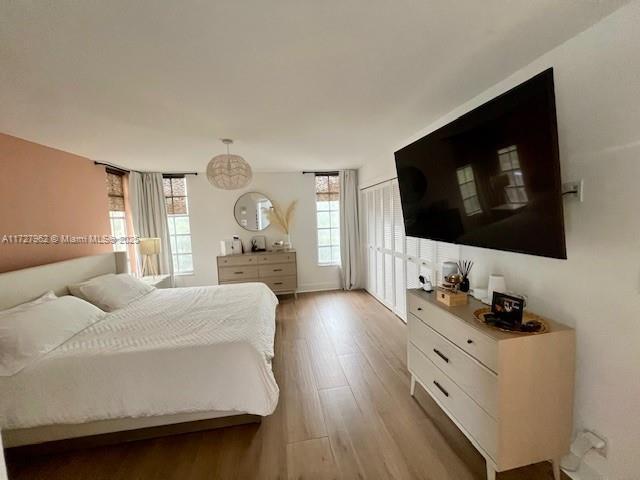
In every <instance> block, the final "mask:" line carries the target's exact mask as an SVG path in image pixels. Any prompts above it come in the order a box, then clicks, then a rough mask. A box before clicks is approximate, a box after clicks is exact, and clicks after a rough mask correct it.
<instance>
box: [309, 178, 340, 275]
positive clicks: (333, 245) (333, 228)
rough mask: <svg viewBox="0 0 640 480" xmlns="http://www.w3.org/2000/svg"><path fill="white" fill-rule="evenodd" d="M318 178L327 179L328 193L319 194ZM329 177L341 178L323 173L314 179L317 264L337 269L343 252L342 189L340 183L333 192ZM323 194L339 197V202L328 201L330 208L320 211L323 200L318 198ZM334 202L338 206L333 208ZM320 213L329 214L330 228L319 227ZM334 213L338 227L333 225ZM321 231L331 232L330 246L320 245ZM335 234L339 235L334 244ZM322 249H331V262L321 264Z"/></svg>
mask: <svg viewBox="0 0 640 480" xmlns="http://www.w3.org/2000/svg"><path fill="white" fill-rule="evenodd" d="M318 177H327V191H326V192H319V191H318V184H317V178H318ZM329 177H339V174H338V173H337V172H326V173H325V172H322V173H320V172H319V173H316V174H315V178H314V195H315V204H316V228H315V230H316V264H317V265H318V266H319V267H335V266H340V265H341V252H340V187H339V182H338V188H337V191H332V189H331V181H330V179H329ZM321 194H327V195H328V196H330V195H331V194H335V195H337V196H338V199H337V200H333V201H332V200H330V199H329V200H326V202H327V206H328V208H326V209H319V204H320V202H321V201H323V200H318V196H319V195H321ZM332 202H336V204H337V206H335V207H332V205H331V204H332ZM320 213H328V215H329V226H328V227H320V226H319V218H320V215H319V214H320ZM332 213H335V214H337V215H336V216H337V225H335V226H334V225H333V223H332V218H333V215H332ZM321 231H328V232H329V244H328V245H320V232H321ZM334 232H335V233H336V234H337V242H335V243H334V241H333V238H332V237H333V235H334ZM321 248H329V254H330V257H331V260H330V261H329V262H321V261H320V249H321ZM334 249H337V259H334V255H333V252H334Z"/></svg>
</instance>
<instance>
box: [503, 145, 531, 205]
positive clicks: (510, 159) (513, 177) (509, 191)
mask: <svg viewBox="0 0 640 480" xmlns="http://www.w3.org/2000/svg"><path fill="white" fill-rule="evenodd" d="M498 159H499V160H500V169H501V170H502V171H503V172H504V173H505V174H506V175H507V177H508V178H509V184H508V185H506V186H505V187H504V192H505V196H506V197H507V203H508V204H509V205H513V206H523V205H525V204H526V203H527V202H528V201H529V198H528V197H527V191H526V189H525V187H524V177H523V176H522V170H521V169H520V159H519V158H518V147H516V146H515V145H511V146H510V147H507V148H503V149H501V150H498Z"/></svg>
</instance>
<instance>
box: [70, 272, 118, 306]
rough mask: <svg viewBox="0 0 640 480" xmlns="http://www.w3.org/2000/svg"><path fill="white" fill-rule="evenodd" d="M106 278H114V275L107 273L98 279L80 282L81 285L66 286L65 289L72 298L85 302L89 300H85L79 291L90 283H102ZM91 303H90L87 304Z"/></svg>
mask: <svg viewBox="0 0 640 480" xmlns="http://www.w3.org/2000/svg"><path fill="white" fill-rule="evenodd" d="M106 277H115V273H107V274H105V275H100V276H98V277H93V278H92V279H90V280H87V281H85V282H81V283H74V284H72V285H67V288H68V289H69V293H70V294H71V295H73V296H74V297H78V298H81V299H82V300H86V301H87V302H88V301H89V300H87V299H86V298H85V296H84V295H83V294H82V291H81V290H80V289H81V288H82V287H84V286H85V285H88V284H89V283H91V282H99V281H102V280H103V279H105V278H106ZM89 303H91V302H89Z"/></svg>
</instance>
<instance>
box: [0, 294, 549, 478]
mask: <svg viewBox="0 0 640 480" xmlns="http://www.w3.org/2000/svg"><path fill="white" fill-rule="evenodd" d="M274 372H275V375H276V379H277V381H278V384H279V386H280V402H279V404H278V408H277V409H276V411H275V413H274V414H273V415H271V416H269V417H266V418H265V419H264V420H263V421H262V423H261V424H260V425H255V424H254V425H243V426H238V427H230V428H225V429H220V430H211V431H206V432H197V433H188V434H183V435H175V436H170V437H164V438H158V439H152V440H144V441H138V442H132V443H127V444H120V445H114V446H108V447H99V448H93V449H88V450H80V451H75V452H67V453H63V454H56V455H50V456H41V457H34V458H18V457H16V456H15V455H12V454H11V451H9V453H8V458H7V461H8V469H9V478H10V479H16V480H18V479H20V480H21V479H47V480H57V479H91V480H99V479H103V478H104V479H110V480H118V479H127V480H131V479H134V480H135V479H141V480H142V479H163V480H164V479H181V480H182V479H225V480H226V479H268V480H270V479H292V480H293V479H300V480H302V479H328V480H329V479H390V478H394V479H424V480H484V479H485V478H486V477H485V475H486V473H485V463H484V459H483V458H482V457H481V456H480V454H478V453H477V452H476V450H475V449H474V448H473V446H471V444H470V443H469V442H468V441H467V439H466V438H465V437H464V436H463V435H462V434H461V433H460V432H459V431H458V429H457V428H456V427H455V425H453V423H452V422H451V421H450V420H449V419H448V418H447V417H446V415H445V414H444V413H443V412H442V411H441V410H440V409H439V408H438V407H437V406H436V405H435V404H434V403H433V402H432V401H431V400H430V397H429V396H428V395H427V394H426V393H425V392H424V391H422V390H421V389H420V387H418V388H417V393H416V399H414V398H412V397H411V396H410V395H409V373H408V371H407V369H406V327H405V325H404V324H403V323H402V321H401V320H400V319H398V318H397V317H396V316H395V315H393V314H392V313H391V312H389V310H387V309H386V308H384V307H383V306H382V305H381V304H379V303H378V302H377V301H376V300H375V299H373V298H372V297H371V296H369V295H368V294H367V293H366V292H361V291H359V292H341V291H336V292H322V293H312V294H301V295H299V296H298V299H297V300H294V299H293V298H283V299H281V302H280V305H279V306H278V312H277V334H276V358H275V359H274ZM498 479H499V480H552V479H553V475H552V472H551V465H550V464H548V463H541V464H537V465H532V466H529V467H526V468H522V469H518V470H513V471H510V472H503V473H500V474H498Z"/></svg>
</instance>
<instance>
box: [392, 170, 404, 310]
mask: <svg viewBox="0 0 640 480" xmlns="http://www.w3.org/2000/svg"><path fill="white" fill-rule="evenodd" d="M391 203H392V205H393V259H394V291H395V308H394V312H395V313H396V315H398V316H399V317H400V318H401V319H402V320H404V321H405V322H406V321H407V280H406V278H407V277H406V275H407V273H406V259H405V255H404V249H405V245H404V242H405V241H404V220H403V218H402V203H401V200H400V188H399V187H398V181H397V180H394V181H393V182H391Z"/></svg>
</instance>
